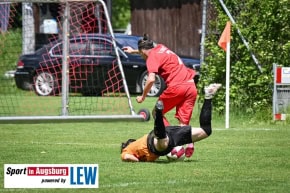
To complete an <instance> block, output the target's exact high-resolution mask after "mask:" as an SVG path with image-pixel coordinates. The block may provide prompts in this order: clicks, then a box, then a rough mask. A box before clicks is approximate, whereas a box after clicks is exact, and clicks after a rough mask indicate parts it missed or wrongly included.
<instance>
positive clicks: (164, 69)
mask: <svg viewBox="0 0 290 193" xmlns="http://www.w3.org/2000/svg"><path fill="white" fill-rule="evenodd" d="M124 51H125V52H128V53H139V54H141V56H142V57H143V58H144V59H145V60H146V66H147V71H148V79H147V81H146V83H145V87H144V90H143V93H142V95H141V96H137V98H136V100H137V102H138V103H142V102H143V101H144V100H145V98H146V96H147V94H148V92H149V91H150V90H151V87H152V85H153V84H154V82H155V75H156V74H158V75H160V76H161V77H162V78H163V80H164V81H165V83H166V86H167V87H166V89H165V90H164V91H163V92H162V94H161V95H160V96H159V99H158V100H161V101H162V102H163V104H164V109H163V114H166V113H167V112H168V111H170V110H171V109H173V108H174V107H175V108H176V113H175V118H177V119H178V121H179V126H185V125H189V122H190V119H191V116H192V111H193V108H194V105H195V101H196V97H197V89H196V86H195V82H194V76H195V74H196V72H195V70H193V69H189V68H187V67H186V66H185V65H184V64H183V62H182V60H181V59H180V58H179V57H178V56H177V55H176V54H175V53H174V52H173V51H171V50H170V49H168V48H167V47H166V46H164V45H163V44H155V43H154V42H153V41H152V40H150V39H149V36H148V35H147V34H144V37H143V38H142V39H140V40H139V41H138V50H134V49H132V48H131V47H124ZM163 120H164V124H165V126H168V125H169V122H168V121H167V119H166V118H165V117H164V118H163ZM193 151H194V147H193V143H190V144H188V145H187V147H186V149H185V152H186V153H185V155H186V157H191V156H192V154H193Z"/></svg>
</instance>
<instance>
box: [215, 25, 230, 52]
mask: <svg viewBox="0 0 290 193" xmlns="http://www.w3.org/2000/svg"><path fill="white" fill-rule="evenodd" d="M230 41H231V22H230V21H228V22H227V25H226V27H225V29H224V31H223V33H222V35H221V37H220V39H219V42H218V45H219V46H220V47H221V48H222V49H223V50H224V51H227V43H228V42H230Z"/></svg>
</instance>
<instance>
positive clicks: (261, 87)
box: [199, 0, 290, 113]
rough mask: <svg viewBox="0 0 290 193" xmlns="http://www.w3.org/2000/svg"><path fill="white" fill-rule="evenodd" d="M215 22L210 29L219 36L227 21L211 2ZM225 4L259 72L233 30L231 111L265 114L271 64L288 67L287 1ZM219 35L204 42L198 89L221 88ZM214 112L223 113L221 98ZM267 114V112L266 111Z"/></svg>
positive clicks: (249, 0) (289, 29)
mask: <svg viewBox="0 0 290 193" xmlns="http://www.w3.org/2000/svg"><path fill="white" fill-rule="evenodd" d="M212 3H213V5H214V7H215V10H216V11H217V18H216V20H213V21H211V22H210V29H208V31H214V30H213V29H218V31H219V32H220V33H221V32H222V31H223V29H224V26H225V24H226V22H227V21H229V18H228V17H227V15H226V13H225V12H224V10H223V8H222V7H221V5H220V4H219V2H218V1H212ZM225 4H226V6H227V8H228V9H229V11H230V12H231V14H232V15H233V17H234V18H235V21H236V23H237V26H238V27H239V29H240V30H241V33H242V34H243V35H244V37H245V38H246V39H247V41H248V42H249V45H250V47H251V49H252V50H253V52H254V53H255V55H256V57H257V58H258V60H259V62H260V63H261V64H262V69H263V72H262V73H260V72H259V71H258V69H257V68H256V66H255V63H254V61H253V60H252V58H251V56H250V54H249V52H248V50H247V49H246V47H245V46H244V44H243V43H242V41H241V39H240V36H239V35H238V33H237V30H236V27H237V26H232V35H231V77H230V79H231V80H230V85H231V90H230V98H231V107H239V108H240V109H244V110H246V112H248V113H256V112H259V111H260V112H261V111H263V112H264V111H269V109H271V105H272V92H273V90H272V85H273V73H272V70H273V69H272V68H273V63H277V64H279V65H282V66H290V57H289V53H290V41H289V37H290V27H289V25H290V14H289V1H288V0H267V1H264V0H247V1H240V0H227V1H225ZM220 33H219V34H218V35H217V34H209V35H208V36H207V38H206V48H207V54H208V55H207V56H206V58H205V65H203V66H202V78H201V84H200V85H199V86H200V87H202V86H204V85H206V84H208V83H209V82H222V83H224V85H225V79H224V77H225V69H226V65H225V61H226V60H225V57H226V55H225V53H224V51H223V50H222V49H220V48H219V47H218V46H217V42H218V39H219V36H220ZM218 97H219V100H215V101H218V102H217V104H216V105H217V106H216V107H217V109H218V110H219V111H220V112H223V111H224V101H225V100H224V97H225V96H218ZM270 112H271V111H270Z"/></svg>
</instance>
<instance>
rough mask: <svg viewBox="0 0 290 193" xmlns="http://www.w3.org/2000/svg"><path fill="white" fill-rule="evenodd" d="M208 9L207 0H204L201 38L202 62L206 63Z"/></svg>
mask: <svg viewBox="0 0 290 193" xmlns="http://www.w3.org/2000/svg"><path fill="white" fill-rule="evenodd" d="M206 10H207V0H203V5H202V21H201V22H202V25H201V40H200V64H201V65H202V64H203V63H204V49H205V45H204V44H205V36H206Z"/></svg>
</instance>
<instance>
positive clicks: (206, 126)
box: [199, 99, 212, 136]
mask: <svg viewBox="0 0 290 193" xmlns="http://www.w3.org/2000/svg"><path fill="white" fill-rule="evenodd" d="M211 101H212V99H205V100H204V103H203V105H202V108H201V112H200V116H199V124H200V127H201V128H202V129H203V130H204V131H205V132H206V134H207V135H208V136H210V134H211V132H212V129H211V114H212V103H211Z"/></svg>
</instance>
